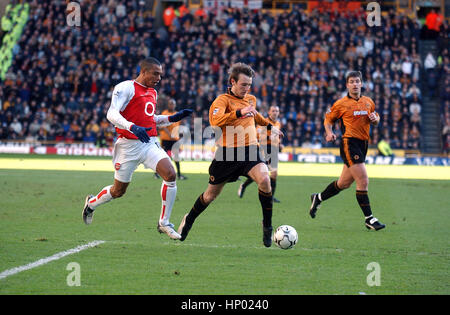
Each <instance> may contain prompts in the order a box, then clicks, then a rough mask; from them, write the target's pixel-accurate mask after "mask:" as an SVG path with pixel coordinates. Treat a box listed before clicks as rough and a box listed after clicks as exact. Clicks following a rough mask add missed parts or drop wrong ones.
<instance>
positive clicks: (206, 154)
mask: <svg viewBox="0 0 450 315" xmlns="http://www.w3.org/2000/svg"><path fill="white" fill-rule="evenodd" d="M214 151H215V147H214V145H212V144H210V145H188V146H183V145H182V146H181V147H180V152H179V157H180V159H181V160H183V161H211V160H212V159H213V158H214ZM1 153H9V154H39V155H61V156H98V157H101V156H112V153H113V148H112V147H97V146H95V145H94V144H93V143H71V144H67V143H52V144H49V143H45V144H43V143H27V142H0V154H1ZM279 161H280V162H299V163H343V161H342V159H341V157H340V156H339V149H338V148H325V149H306V148H296V147H288V148H287V149H286V148H285V149H284V150H283V152H280V154H279ZM366 163H367V164H378V165H426V166H450V158H449V157H445V156H423V155H420V153H419V152H417V151H411V152H409V151H404V150H395V151H394V155H393V156H381V155H378V152H377V151H376V150H374V149H370V150H369V151H368V155H367V158H366Z"/></svg>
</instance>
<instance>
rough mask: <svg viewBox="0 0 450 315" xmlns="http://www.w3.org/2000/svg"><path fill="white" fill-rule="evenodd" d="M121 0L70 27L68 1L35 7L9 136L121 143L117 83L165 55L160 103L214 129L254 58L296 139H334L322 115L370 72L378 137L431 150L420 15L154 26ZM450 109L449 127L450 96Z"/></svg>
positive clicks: (102, 2)
mask: <svg viewBox="0 0 450 315" xmlns="http://www.w3.org/2000/svg"><path fill="white" fill-rule="evenodd" d="M115 2H116V4H120V6H118V5H116V6H109V5H108V3H109V1H107V0H97V1H90V2H87V3H85V4H84V5H83V10H82V25H81V27H70V26H68V25H66V24H65V21H66V19H65V14H66V13H65V9H66V8H65V5H64V3H63V2H53V1H32V2H31V3H30V11H29V20H28V22H27V24H26V25H25V27H24V29H23V34H22V36H21V37H20V39H19V41H18V44H19V47H20V48H19V49H18V51H16V52H15V54H14V57H13V59H12V63H11V67H9V70H8V71H7V72H6V74H5V77H4V80H3V82H2V84H1V87H0V99H1V104H0V105H1V106H2V111H1V114H0V122H1V128H0V139H8V140H11V139H12V140H33V139H37V140H41V141H42V140H49V141H66V142H73V141H91V142H94V143H96V144H97V145H99V146H107V145H110V144H111V143H112V141H113V137H114V129H113V128H112V126H111V124H109V123H108V122H107V121H106V111H107V109H108V106H109V101H110V97H111V92H112V89H113V86H114V85H115V84H117V83H118V82H120V81H122V80H126V79H132V78H134V77H136V76H137V71H138V70H137V66H136V65H137V62H138V61H139V60H140V59H142V58H144V57H148V56H154V57H156V58H158V59H159V60H161V61H162V63H163V68H164V72H165V76H164V78H163V80H162V81H161V82H160V85H159V87H158V92H159V96H160V100H161V106H164V100H165V99H166V97H168V96H170V97H174V98H175V99H176V101H177V104H178V108H193V109H194V110H195V112H196V113H195V115H196V116H197V117H202V118H203V120H204V126H207V125H209V123H208V121H207V119H208V115H207V113H208V109H209V105H210V104H211V102H212V100H213V99H214V98H215V96H216V95H217V94H220V93H223V92H224V91H225V90H226V85H227V82H226V79H227V73H226V71H227V69H228V67H229V66H230V64H231V63H233V62H236V61H243V62H246V63H249V64H251V65H252V66H253V67H254V69H255V70H256V72H257V75H256V77H255V79H254V84H253V89H252V93H253V94H255V95H256V97H257V99H258V104H257V106H258V108H259V110H260V111H261V112H262V113H265V112H266V111H267V110H268V107H269V106H270V105H271V104H276V105H278V106H279V107H280V111H281V115H282V117H281V119H282V123H283V125H284V129H285V132H286V135H287V136H286V137H285V138H284V144H285V145H288V146H302V145H303V146H308V145H309V144H311V143H314V147H324V146H329V145H330V144H327V143H325V141H324V139H323V137H321V135H322V134H323V126H322V121H323V115H324V113H325V112H326V110H327V107H329V106H331V105H332V104H333V102H334V101H335V100H337V99H338V98H340V97H342V96H343V95H345V82H344V76H345V73H346V72H347V71H348V70H351V69H356V70H361V71H362V72H363V75H364V91H363V93H364V94H366V95H368V96H370V97H372V98H373V99H374V101H375V103H376V104H377V106H378V112H379V113H380V115H381V121H382V123H381V124H380V125H379V126H378V128H373V129H372V135H371V136H372V143H371V144H372V145H375V144H376V143H377V142H378V141H379V140H381V139H382V138H384V139H388V140H390V142H391V147H392V148H394V149H395V148H400V149H420V146H421V134H420V132H421V116H420V113H421V106H422V100H421V96H422V93H423V91H421V89H420V84H419V76H420V73H421V69H422V67H423V65H422V63H421V60H420V58H419V57H418V39H419V31H420V27H419V24H418V22H417V21H415V20H412V19H410V18H408V17H406V16H403V15H401V14H397V15H386V16H383V21H382V26H380V27H368V26H366V25H365V24H364V23H362V22H361V21H362V20H363V19H362V16H363V14H364V12H363V11H358V12H356V13H354V14H353V13H338V12H334V13H333V14H318V12H317V11H312V12H310V13H308V12H306V11H304V10H302V9H299V8H294V9H293V10H292V11H291V12H284V13H281V14H277V15H275V14H271V13H263V12H247V11H239V10H234V9H229V10H225V11H224V12H223V13H222V14H221V15H220V16H215V15H214V14H212V13H211V12H210V13H209V14H206V15H205V14H196V12H191V14H187V15H184V16H182V17H176V18H175V19H174V21H173V25H171V26H170V27H168V28H167V27H165V26H162V27H161V28H154V25H155V19H154V17H152V16H151V14H150V13H151V12H146V11H145V7H144V6H143V5H142V2H140V1H137V0H134V1H115ZM118 7H120V9H118ZM124 13H125V14H124ZM447 32H448V28H447ZM446 56H447V57H444V56H443V57H442V58H443V59H442V63H443V64H441V67H442V69H445V71H447V72H446V73H447V80H448V68H449V65H448V50H447V52H446ZM446 86H447V87H448V86H449V85H448V84H447V85H446ZM446 93H447V95H448V94H449V93H448V88H447V90H446ZM447 97H448V96H447ZM446 104H447V105H446V106H443V112H442V115H443V117H444V116H445V117H447V118H446V120H445V121H446V122H447V124H448V111H449V110H448V99H447V103H446ZM14 118H17V121H18V123H19V124H20V125H21V128H18V127H17V122H14ZM13 123H14V125H13V126H11V125H12V124H13ZM188 123H189V121H188ZM443 124H444V120H443ZM192 125H193V124H192V123H191V128H193V126H192ZM13 127H14V128H13ZM443 128H444V126H443ZM448 129H449V128H448V126H447V129H446V130H448ZM443 136H444V135H443ZM445 137H446V138H447V137H448V131H447V134H446V135H445Z"/></svg>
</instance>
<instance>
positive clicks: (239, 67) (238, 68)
mask: <svg viewBox="0 0 450 315" xmlns="http://www.w3.org/2000/svg"><path fill="white" fill-rule="evenodd" d="M241 73H242V74H244V75H246V76H248V77H250V78H253V77H254V76H255V71H254V70H253V69H252V67H250V66H249V65H247V64H245V63H243V62H238V63H235V64H233V65H232V66H231V67H230V70H228V84H231V79H233V80H234V81H236V82H237V80H238V79H239V75H240V74H241Z"/></svg>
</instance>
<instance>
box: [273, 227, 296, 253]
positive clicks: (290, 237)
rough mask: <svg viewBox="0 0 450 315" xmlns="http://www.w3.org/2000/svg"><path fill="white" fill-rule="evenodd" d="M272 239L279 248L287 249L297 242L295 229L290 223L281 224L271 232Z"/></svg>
mask: <svg viewBox="0 0 450 315" xmlns="http://www.w3.org/2000/svg"><path fill="white" fill-rule="evenodd" d="M272 239H273V241H274V242H275V244H277V246H278V247H279V248H281V249H289V248H292V247H294V245H295V244H297V240H298V234H297V231H296V230H295V229H294V228H293V227H292V226H290V225H281V226H279V227H278V228H277V229H276V230H275V233H273V236H272Z"/></svg>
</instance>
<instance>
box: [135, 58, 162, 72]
mask: <svg viewBox="0 0 450 315" xmlns="http://www.w3.org/2000/svg"><path fill="white" fill-rule="evenodd" d="M151 65H157V66H160V65H161V62H159V60H158V59H156V58H153V57H148V58H145V59H143V60H141V61H140V62H139V67H140V69H141V70H140V71H142V70H148V69H150V66H151Z"/></svg>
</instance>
